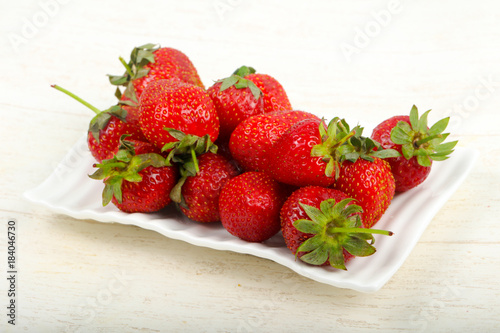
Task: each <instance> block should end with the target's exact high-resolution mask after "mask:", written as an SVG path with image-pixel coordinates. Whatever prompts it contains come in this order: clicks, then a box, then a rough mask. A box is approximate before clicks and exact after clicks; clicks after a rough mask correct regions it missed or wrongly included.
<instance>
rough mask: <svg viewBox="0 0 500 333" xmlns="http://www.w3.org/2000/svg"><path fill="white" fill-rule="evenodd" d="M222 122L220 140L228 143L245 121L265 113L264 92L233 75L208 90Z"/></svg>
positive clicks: (250, 82) (248, 81)
mask: <svg viewBox="0 0 500 333" xmlns="http://www.w3.org/2000/svg"><path fill="white" fill-rule="evenodd" d="M207 93H208V94H209V95H210V98H211V99H212V101H213V103H214V105H215V109H216V110H217V114H218V115H219V120H220V138H221V139H222V140H225V141H228V140H229V138H230V136H231V133H232V132H233V130H234V129H235V128H236V126H238V124H239V123H241V122H242V121H243V120H245V119H247V118H249V117H251V116H254V115H258V114H262V113H264V100H263V98H262V92H261V91H260V89H259V88H257V86H256V85H255V84H254V83H253V82H252V81H250V80H247V79H244V78H242V77H241V76H239V75H235V74H233V75H231V76H230V77H228V78H225V79H223V80H219V81H217V82H216V83H214V84H213V85H212V86H211V87H210V88H208V89H207Z"/></svg>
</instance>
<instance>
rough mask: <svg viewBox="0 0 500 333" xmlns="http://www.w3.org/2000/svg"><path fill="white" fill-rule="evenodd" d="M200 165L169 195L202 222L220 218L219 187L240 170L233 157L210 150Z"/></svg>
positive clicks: (189, 214) (204, 155)
mask: <svg viewBox="0 0 500 333" xmlns="http://www.w3.org/2000/svg"><path fill="white" fill-rule="evenodd" d="M198 167H199V169H198V172H194V173H191V174H190V175H185V176H183V177H182V178H181V180H180V181H179V183H177V185H176V187H175V188H174V189H173V190H172V192H171V193H170V197H171V198H172V200H173V201H174V202H177V203H178V204H179V207H180V209H181V211H182V212H183V213H184V214H185V215H186V216H187V217H189V218H190V219H191V220H194V221H197V222H202V223H207V222H217V221H220V215H219V196H220V191H221V189H222V187H223V186H224V185H225V184H226V183H227V182H228V181H229V179H231V178H233V177H235V176H236V175H237V174H238V170H237V168H236V167H235V165H234V164H233V163H231V161H230V160H228V159H227V158H225V157H223V156H222V155H219V154H214V153H211V152H208V153H206V154H202V155H201V156H200V157H199V158H198Z"/></svg>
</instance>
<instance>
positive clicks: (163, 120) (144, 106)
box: [139, 79, 219, 149]
mask: <svg viewBox="0 0 500 333" xmlns="http://www.w3.org/2000/svg"><path fill="white" fill-rule="evenodd" d="M139 104H140V124H141V129H142V131H143V133H144V135H145V136H146V138H147V139H148V140H149V141H150V142H152V143H153V144H155V145H156V146H157V147H158V148H163V147H164V146H165V145H166V144H170V143H172V142H176V141H178V139H176V138H175V137H174V136H172V135H171V133H169V132H168V131H167V129H173V130H175V131H180V132H182V133H184V134H186V135H192V136H196V137H203V136H208V137H209V138H210V140H211V141H212V142H213V141H215V140H216V139H217V137H218V135H219V118H218V116H217V112H216V111H215V108H214V105H213V103H212V101H211V99H210V97H209V96H208V94H207V93H206V92H205V91H204V90H203V89H202V88H200V87H198V86H195V85H192V84H188V83H184V82H182V81H180V80H178V79H171V80H157V81H154V82H151V83H150V84H149V85H148V86H147V87H146V89H145V90H144V92H143V93H142V95H141V98H140V103H139ZM171 148H172V147H170V148H169V149H171Z"/></svg>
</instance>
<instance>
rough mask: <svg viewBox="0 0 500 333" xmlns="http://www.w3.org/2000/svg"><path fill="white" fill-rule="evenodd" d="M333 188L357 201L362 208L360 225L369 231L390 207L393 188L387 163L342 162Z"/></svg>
mask: <svg viewBox="0 0 500 333" xmlns="http://www.w3.org/2000/svg"><path fill="white" fill-rule="evenodd" d="M334 188H336V189H338V190H340V191H342V192H344V193H346V194H347V195H348V196H349V197H351V198H354V199H356V200H357V203H358V204H359V205H360V206H361V207H362V208H363V213H362V221H363V225H364V226H365V228H371V227H372V226H373V225H374V224H375V223H376V222H377V221H378V220H380V218H381V217H382V215H383V214H384V213H385V211H386V210H387V208H388V207H389V205H390V203H391V201H392V198H393V197H394V191H395V188H396V184H395V182H394V177H393V176H392V173H391V168H390V166H389V163H387V162H386V161H384V160H383V159H380V158H376V157H374V158H372V160H367V159H363V158H358V159H356V160H355V162H351V161H349V160H346V161H344V162H342V166H341V167H340V174H339V177H338V179H337V180H336V181H335V184H334Z"/></svg>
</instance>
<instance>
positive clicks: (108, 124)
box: [52, 85, 146, 162]
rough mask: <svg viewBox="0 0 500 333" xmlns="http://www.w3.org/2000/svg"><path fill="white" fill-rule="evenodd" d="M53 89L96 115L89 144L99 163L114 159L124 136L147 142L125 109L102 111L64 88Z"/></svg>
mask: <svg viewBox="0 0 500 333" xmlns="http://www.w3.org/2000/svg"><path fill="white" fill-rule="evenodd" d="M52 87H53V88H55V89H57V90H59V91H61V92H63V93H65V94H66V95H68V96H70V97H72V98H74V99H75V100H77V101H78V102H80V103H82V104H83V105H85V106H86V107H88V108H89V109H91V110H92V111H94V112H95V113H96V115H95V116H94V118H92V120H91V121H90V124H89V129H88V134H87V144H88V147H89V150H90V152H91V154H92V156H93V157H94V158H95V159H96V160H97V161H98V162H101V161H103V160H105V159H109V158H112V157H113V155H114V154H115V153H116V152H117V151H118V148H119V146H120V138H121V136H122V135H124V134H130V135H131V136H130V139H134V140H143V141H145V140H146V138H145V137H144V135H143V134H142V131H141V129H140V128H139V127H138V124H137V123H136V122H135V120H134V119H133V115H131V114H129V113H128V112H127V110H125V109H124V108H123V107H121V106H118V105H115V106H112V107H111V108H109V109H107V110H104V111H101V110H99V109H98V108H96V107H94V106H92V105H91V104H89V103H87V102H86V101H84V100H82V99H81V98H80V97H78V96H76V95H74V94H73V93H71V92H69V91H68V90H66V89H64V88H62V87H59V86H57V85H52Z"/></svg>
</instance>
